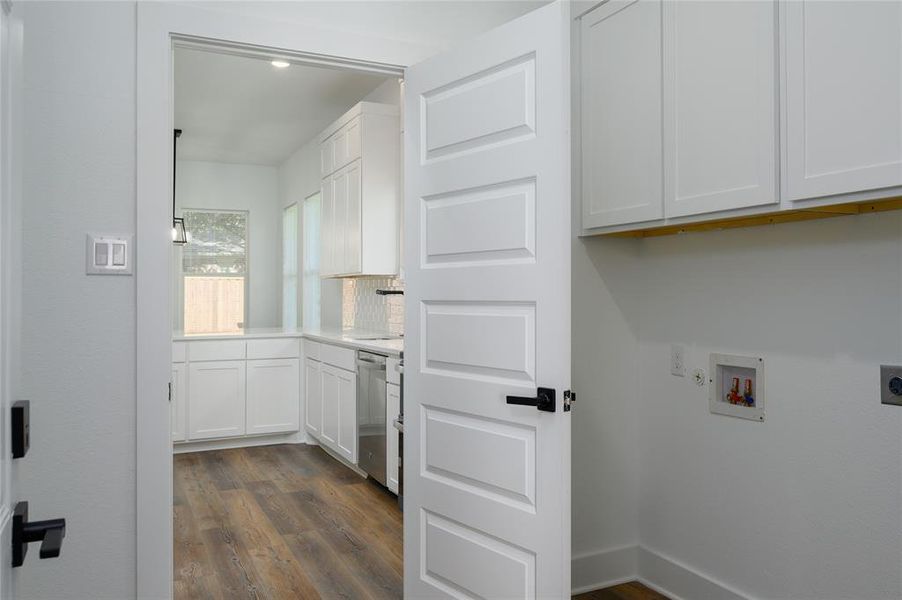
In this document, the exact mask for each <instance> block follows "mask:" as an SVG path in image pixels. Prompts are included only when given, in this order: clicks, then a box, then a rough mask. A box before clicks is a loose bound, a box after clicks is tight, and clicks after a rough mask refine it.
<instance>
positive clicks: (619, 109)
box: [580, 0, 664, 228]
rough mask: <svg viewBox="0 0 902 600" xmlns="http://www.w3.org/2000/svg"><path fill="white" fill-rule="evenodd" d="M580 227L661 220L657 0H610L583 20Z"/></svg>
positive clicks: (661, 187) (659, 35) (660, 83)
mask: <svg viewBox="0 0 902 600" xmlns="http://www.w3.org/2000/svg"><path fill="white" fill-rule="evenodd" d="M581 48H582V51H581V53H580V60H581V68H580V74H581V85H582V93H581V107H580V119H581V135H582V137H581V145H582V202H583V227H584V228H592V227H603V226H606V225H617V224H621V223H635V222H639V221H650V220H654V219H660V218H661V217H663V215H664V209H663V183H662V177H663V167H662V160H663V159H662V142H661V101H662V81H661V78H662V64H661V2H660V0H609V1H608V2H606V3H605V4H602V5H601V6H600V7H598V8H596V9H595V10H593V11H592V12H591V13H589V14H587V15H585V16H584V17H583V18H582V23H581Z"/></svg>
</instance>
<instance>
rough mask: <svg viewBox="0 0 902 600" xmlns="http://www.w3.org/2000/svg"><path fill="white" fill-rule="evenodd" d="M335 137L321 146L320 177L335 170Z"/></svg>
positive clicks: (328, 139)
mask: <svg viewBox="0 0 902 600" xmlns="http://www.w3.org/2000/svg"><path fill="white" fill-rule="evenodd" d="M334 150H335V136H334V135H333V136H331V137H329V138H327V139H326V140H325V141H323V143H321V144H320V145H319V164H320V176H322V177H325V176H326V175H329V174H330V173H331V172H332V171H333V170H334V168H335V158H334V154H333V152H334Z"/></svg>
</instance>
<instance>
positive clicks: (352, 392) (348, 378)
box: [335, 369, 357, 464]
mask: <svg viewBox="0 0 902 600" xmlns="http://www.w3.org/2000/svg"><path fill="white" fill-rule="evenodd" d="M335 376H336V378H337V379H338V440H337V443H336V449H337V450H338V453H339V454H341V455H342V456H343V457H344V458H345V459H346V460H347V461H348V462H350V463H353V464H357V375H356V374H355V373H352V372H350V371H345V370H344V369H336V370H335Z"/></svg>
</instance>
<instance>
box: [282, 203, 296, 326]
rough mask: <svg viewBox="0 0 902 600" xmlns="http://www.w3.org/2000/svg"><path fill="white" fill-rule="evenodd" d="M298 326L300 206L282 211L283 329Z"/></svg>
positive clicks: (294, 205)
mask: <svg viewBox="0 0 902 600" xmlns="http://www.w3.org/2000/svg"><path fill="white" fill-rule="evenodd" d="M297 326H298V205H297V204H292V205H291V206H289V207H288V208H286V209H285V210H283V211H282V327H285V328H291V329H294V328H296V327H297Z"/></svg>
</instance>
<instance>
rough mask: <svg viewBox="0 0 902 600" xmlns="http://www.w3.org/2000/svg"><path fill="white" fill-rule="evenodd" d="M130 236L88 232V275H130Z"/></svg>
mask: <svg viewBox="0 0 902 600" xmlns="http://www.w3.org/2000/svg"><path fill="white" fill-rule="evenodd" d="M129 246H131V238H128V237H126V236H112V235H93V234H88V241H87V257H86V258H87V268H86V272H87V274H88V275H131V273H132V258H131V253H130V248H129Z"/></svg>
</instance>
